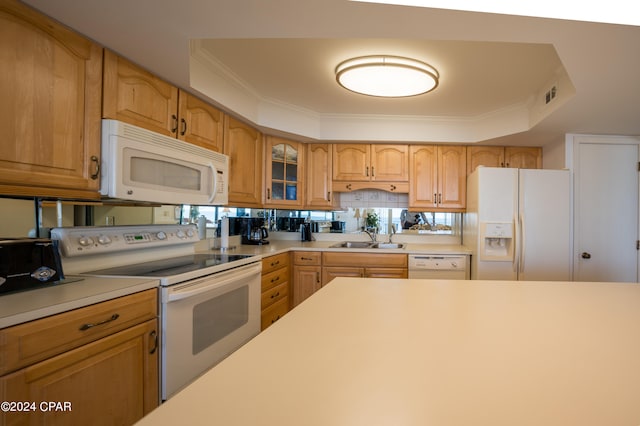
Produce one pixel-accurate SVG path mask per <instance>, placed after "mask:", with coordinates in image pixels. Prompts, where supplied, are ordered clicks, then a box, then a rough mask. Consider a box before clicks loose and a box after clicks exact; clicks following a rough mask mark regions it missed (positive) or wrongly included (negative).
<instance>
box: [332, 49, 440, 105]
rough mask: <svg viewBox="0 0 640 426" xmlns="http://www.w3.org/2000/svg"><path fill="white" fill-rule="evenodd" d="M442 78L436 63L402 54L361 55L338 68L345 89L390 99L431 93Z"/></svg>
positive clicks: (339, 82)
mask: <svg viewBox="0 0 640 426" xmlns="http://www.w3.org/2000/svg"><path fill="white" fill-rule="evenodd" d="M438 78H439V75H438V71H436V69H435V68H433V67H432V66H430V65H428V64H425V63H424V62H420V61H416V60H415V59H410V58H403V57H400V56H387V55H378V56H361V57H358V58H353V59H348V60H346V61H344V62H341V63H340V64H338V66H337V67H336V80H337V81H338V84H340V85H341V86H342V87H344V88H345V89H347V90H351V91H352V92H356V93H361V94H363V95H369V96H380V97H387V98H401V97H407V96H416V95H421V94H423V93H427V92H430V91H432V90H433V89H435V88H436V87H437V86H438Z"/></svg>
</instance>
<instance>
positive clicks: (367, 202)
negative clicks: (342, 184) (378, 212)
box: [340, 189, 409, 208]
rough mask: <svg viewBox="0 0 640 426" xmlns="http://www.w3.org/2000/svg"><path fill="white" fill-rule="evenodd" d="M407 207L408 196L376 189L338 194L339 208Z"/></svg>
mask: <svg viewBox="0 0 640 426" xmlns="http://www.w3.org/2000/svg"><path fill="white" fill-rule="evenodd" d="M408 205H409V194H401V193H395V192H387V191H381V190H378V189H361V190H358V191H352V192H342V193H341V194H340V207H344V208H348V207H352V208H368V207H388V208H406V207H407V206H408Z"/></svg>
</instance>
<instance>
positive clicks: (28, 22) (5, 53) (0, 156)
mask: <svg viewBox="0 0 640 426" xmlns="http://www.w3.org/2000/svg"><path fill="white" fill-rule="evenodd" d="M0 28H1V29H2V30H1V33H2V37H0V75H2V77H1V78H0V93H1V94H2V95H1V97H2V106H1V107H0V109H1V113H0V127H1V128H2V133H3V135H2V141H1V142H0V190H1V192H2V193H3V194H16V195H28V196H52V197H77V198H98V197H99V194H98V192H97V190H98V189H99V176H98V169H97V165H98V163H99V158H100V97H101V87H102V82H101V75H102V49H101V48H100V46H98V45H96V44H94V43H92V42H91V41H90V40H88V39H85V38H84V37H81V36H80V35H78V34H76V33H74V32H72V31H70V30H69V29H68V28H66V27H63V26H62V25H59V24H58V23H56V22H54V21H52V20H50V19H49V18H47V17H45V16H44V15H42V14H40V13H38V12H36V11H34V10H33V9H31V8H29V7H27V6H25V5H23V4H22V3H19V2H14V1H4V2H1V3H0Z"/></svg>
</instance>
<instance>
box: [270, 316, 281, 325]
mask: <svg viewBox="0 0 640 426" xmlns="http://www.w3.org/2000/svg"><path fill="white" fill-rule="evenodd" d="M279 319H280V315H278V316H277V317H275V318H274V319H272V320H271V324H273V323H274V322H276V321H278V320H279Z"/></svg>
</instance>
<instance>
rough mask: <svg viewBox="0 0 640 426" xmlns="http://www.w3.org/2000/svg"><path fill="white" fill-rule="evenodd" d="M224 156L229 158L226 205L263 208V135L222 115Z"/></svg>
mask: <svg viewBox="0 0 640 426" xmlns="http://www.w3.org/2000/svg"><path fill="white" fill-rule="evenodd" d="M224 153H225V154H226V155H228V156H229V163H230V164H229V205H232V206H237V207H261V205H262V195H261V194H262V192H261V189H262V133H260V132H258V131H257V130H256V129H254V128H252V127H250V126H248V125H246V124H244V123H242V122H241V121H238V120H236V119H235V118H232V117H229V116H228V115H225V126H224Z"/></svg>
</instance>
